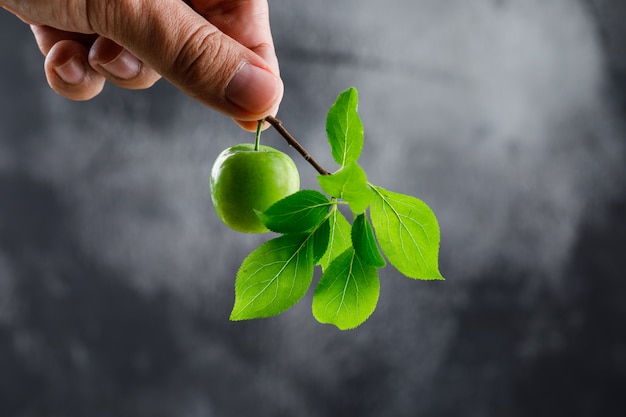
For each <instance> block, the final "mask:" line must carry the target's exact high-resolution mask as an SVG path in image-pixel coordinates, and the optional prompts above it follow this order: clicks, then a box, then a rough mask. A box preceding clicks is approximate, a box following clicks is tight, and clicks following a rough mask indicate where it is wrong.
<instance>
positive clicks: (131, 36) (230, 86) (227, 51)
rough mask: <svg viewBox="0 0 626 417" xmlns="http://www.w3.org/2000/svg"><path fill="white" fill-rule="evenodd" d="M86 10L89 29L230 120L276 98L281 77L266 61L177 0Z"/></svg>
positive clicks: (257, 112) (258, 113)
mask: <svg viewBox="0 0 626 417" xmlns="http://www.w3.org/2000/svg"><path fill="white" fill-rule="evenodd" d="M114 6H115V7H114ZM87 10H88V11H89V12H90V14H89V16H88V18H89V21H90V26H91V27H92V28H93V29H94V31H95V32H97V33H99V34H102V35H103V36H106V37H107V38H110V39H112V40H114V41H115V42H116V43H117V44H119V45H123V46H124V47H125V48H126V49H127V50H128V51H130V52H131V53H132V54H133V55H134V56H136V57H139V58H140V59H141V60H142V61H143V62H144V63H146V64H148V65H150V66H151V67H153V68H154V69H155V70H156V71H157V72H159V73H160V74H162V75H163V76H164V77H165V78H166V79H168V80H169V81H170V82H171V83H172V84H174V85H175V86H177V87H178V88H180V89H181V90H183V91H185V92H186V93H187V94H189V95H191V96H192V97H194V98H196V99H198V100H199V101H201V102H203V103H205V104H206V105H208V106H210V107H212V108H214V109H216V110H218V111H220V112H222V113H224V114H226V115H228V116H230V117H232V118H233V119H235V120H239V121H242V122H254V121H256V120H259V119H262V118H264V117H265V116H267V115H269V114H271V112H272V111H274V109H275V108H277V106H278V103H279V102H280V100H281V98H282V94H283V85H282V81H281V80H280V78H279V77H278V74H277V73H276V72H275V70H274V68H273V66H272V65H271V64H270V63H268V62H267V61H265V59H263V57H261V56H260V55H258V54H257V53H255V52H254V51H252V50H251V49H249V48H247V47H246V46H244V45H242V44H241V43H239V42H238V41H236V40H235V39H233V38H232V37H230V36H228V35H226V34H224V33H223V32H222V31H220V30H219V28H217V27H216V26H215V25H213V24H211V23H210V22H208V21H207V20H206V19H205V18H204V17H203V16H201V15H200V14H198V13H196V12H195V11H194V10H193V9H191V8H190V7H189V6H187V5H186V4H185V3H183V2H181V1H180V0H161V1H158V2H154V1H143V2H138V1H129V0H120V1H117V2H102V1H94V2H92V3H90V7H88V8H87ZM254 126H255V124H254V123H248V124H247V126H246V128H247V129H249V130H253V129H254Z"/></svg>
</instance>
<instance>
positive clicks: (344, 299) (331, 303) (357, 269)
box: [313, 248, 380, 330]
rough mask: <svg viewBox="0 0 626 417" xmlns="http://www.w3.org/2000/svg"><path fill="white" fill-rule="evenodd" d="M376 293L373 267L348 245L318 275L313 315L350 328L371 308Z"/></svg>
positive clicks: (365, 318)
mask: <svg viewBox="0 0 626 417" xmlns="http://www.w3.org/2000/svg"><path fill="white" fill-rule="evenodd" d="M379 293H380V282H379V280H378V272H377V271H376V268H374V267H373V266H371V265H369V264H367V263H366V262H364V261H363V260H361V258H360V257H358V256H357V255H356V252H355V251H354V249H352V248H349V249H347V250H346V251H345V252H343V253H342V254H341V255H339V256H338V257H337V258H336V259H335V260H334V261H333V263H331V264H330V266H329V267H328V269H327V270H326V272H324V274H323V275H322V277H321V278H320V282H319V284H318V285H317V288H316V289H315V294H314V295H313V316H315V318H316V319H317V320H318V321H319V322H321V323H328V324H334V325H335V326H337V327H338V328H339V329H341V330H348V329H353V328H355V327H357V326H359V325H360V324H361V323H363V322H364V321H365V320H367V318H368V317H369V316H370V315H371V314H372V313H373V312H374V310H375V309H376V303H377V302H378V296H379Z"/></svg>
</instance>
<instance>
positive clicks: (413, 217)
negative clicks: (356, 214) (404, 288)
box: [370, 187, 443, 280]
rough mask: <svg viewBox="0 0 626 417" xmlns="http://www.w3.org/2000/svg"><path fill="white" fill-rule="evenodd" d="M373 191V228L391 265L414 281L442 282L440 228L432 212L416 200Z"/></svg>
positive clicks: (371, 210) (395, 194)
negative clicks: (439, 264)
mask: <svg viewBox="0 0 626 417" xmlns="http://www.w3.org/2000/svg"><path fill="white" fill-rule="evenodd" d="M372 189H373V190H374V194H375V197H374V201H373V202H372V205H371V207H370V215H371V218H372V224H373V225H374V229H375V231H376V236H377V237H378V242H379V243H380V247H381V249H382V251H383V253H384V254H385V256H386V257H387V259H388V260H389V262H390V263H391V264H392V265H393V266H395V267H396V268H397V269H398V271H400V272H401V273H403V274H404V275H406V276H408V277H411V278H417V279H426V280H435V279H443V277H442V276H441V273H440V272H439V266H438V262H439V225H438V224H437V218H436V217H435V214H434V213H433V212H432V210H431V209H430V208H429V207H428V206H427V205H426V204H425V203H424V202H423V201H421V200H418V199H417V198H415V197H411V196H408V195H404V194H398V193H394V192H391V191H387V190H385V189H384V188H381V187H372Z"/></svg>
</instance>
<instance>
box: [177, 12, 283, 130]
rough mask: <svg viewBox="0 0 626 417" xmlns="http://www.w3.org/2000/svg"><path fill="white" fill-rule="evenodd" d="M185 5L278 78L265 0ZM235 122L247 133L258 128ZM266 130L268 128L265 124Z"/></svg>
mask: <svg viewBox="0 0 626 417" xmlns="http://www.w3.org/2000/svg"><path fill="white" fill-rule="evenodd" d="M188 3H189V4H190V5H191V6H192V7H193V9H194V10H196V11H197V12H198V13H199V14H200V15H202V16H203V17H204V18H205V19H207V20H208V21H209V22H211V23H212V24H213V25H215V26H216V27H217V28H218V29H220V30H221V31H222V32H223V33H225V34H226V35H228V36H230V37H231V38H233V39H234V40H236V41H237V42H239V43H240V44H242V45H243V46H245V47H246V48H248V49H250V50H251V51H253V52H254V53H256V54H257V55H259V56H260V57H262V58H263V59H264V60H265V61H266V62H267V63H268V65H269V66H270V67H271V68H272V71H273V72H274V73H275V74H276V75H279V74H280V69H279V65H278V58H277V57H276V51H275V49H274V41H273V39H272V33H271V29H270V20H269V6H268V2H267V1H266V0H249V1H240V0H226V1H220V0H189V1H188ZM279 105H280V101H278V102H277V103H276V105H275V107H274V108H273V109H272V110H270V112H269V114H272V115H275V114H276V113H277V112H278V106H279ZM235 122H236V123H237V124H239V125H240V126H241V127H242V128H244V129H246V130H254V129H256V127H257V123H256V122H250V121H244V120H235ZM267 127H269V124H266V126H265V128H267Z"/></svg>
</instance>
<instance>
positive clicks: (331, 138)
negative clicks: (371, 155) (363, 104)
mask: <svg viewBox="0 0 626 417" xmlns="http://www.w3.org/2000/svg"><path fill="white" fill-rule="evenodd" d="M358 104H359V97H358V93H357V91H356V89H355V88H354V87H352V88H349V89H348V90H346V91H344V92H343V93H341V94H340V95H339V97H337V100H336V101H335V104H333V105H332V106H331V107H330V109H329V110H328V116H327V118H326V133H327V135H328V143H329V144H330V148H331V152H332V155H333V159H334V160H335V162H337V163H338V164H339V165H340V166H342V167H343V166H346V165H348V164H349V163H350V162H356V160H357V159H359V156H361V151H362V149H363V124H362V123H361V119H360V117H359V114H358V113H357V108H358Z"/></svg>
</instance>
